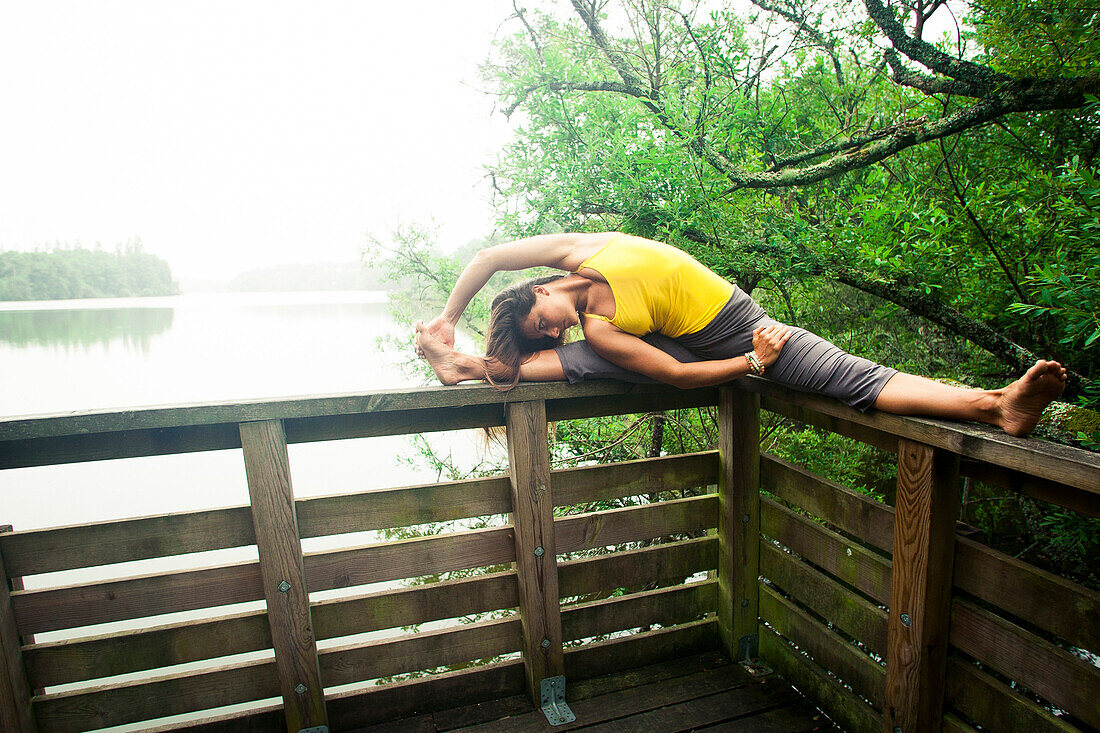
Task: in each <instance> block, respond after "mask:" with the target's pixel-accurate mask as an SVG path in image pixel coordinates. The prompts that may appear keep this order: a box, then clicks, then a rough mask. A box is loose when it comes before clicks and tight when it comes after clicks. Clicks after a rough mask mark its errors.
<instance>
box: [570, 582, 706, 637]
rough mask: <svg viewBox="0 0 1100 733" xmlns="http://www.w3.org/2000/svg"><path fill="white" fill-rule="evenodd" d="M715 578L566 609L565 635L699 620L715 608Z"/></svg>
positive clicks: (592, 633) (604, 632) (600, 632)
mask: <svg viewBox="0 0 1100 733" xmlns="http://www.w3.org/2000/svg"><path fill="white" fill-rule="evenodd" d="M715 589H716V584H715V583H714V582H713V581H704V582H701V583H691V584H689V585H677V586H672V587H671V588H658V589H656V590H650V591H642V592H639V593H632V594H630V595H626V596H618V597H615V598H607V599H604V600H601V601H592V602H589V603H580V604H576V605H572V606H566V607H564V608H563V609H562V637H563V638H564V639H565V640H567V641H574V640H576V639H583V638H585V637H589V636H596V635H598V634H609V633H612V632H614V631H622V630H625V629H637V628H641V627H645V628H648V627H650V626H652V625H656V624H660V625H661V626H673V625H675V624H681V623H686V622H688V621H695V620H697V619H700V618H702V617H704V616H705V615H706V614H708V613H713V612H714V608H715V605H716V603H715Z"/></svg>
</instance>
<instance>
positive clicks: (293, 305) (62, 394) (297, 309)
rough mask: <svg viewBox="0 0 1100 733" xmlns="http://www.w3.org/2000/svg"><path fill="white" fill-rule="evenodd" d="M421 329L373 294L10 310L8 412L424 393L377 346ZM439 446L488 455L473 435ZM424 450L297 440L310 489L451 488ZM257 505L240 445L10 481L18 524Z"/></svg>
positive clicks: (2, 341)
mask: <svg viewBox="0 0 1100 733" xmlns="http://www.w3.org/2000/svg"><path fill="white" fill-rule="evenodd" d="M407 330H408V326H406V325H404V324H396V323H394V322H393V319H392V318H391V316H390V313H389V310H388V307H387V305H386V303H385V295H384V294H382V293H372V292H350V293H232V294H223V293H212V294H195V295H184V296H178V297H172V298H127V299H111V300H84V301H54V302H36V303H6V304H0V415H4V416H10V415H23V414H40V413H58V412H69V411H75V410H89V409H97V410H98V409H110V408H116V407H124V406H137V405H162V404H176V403H194V402H212V401H223V400H237V399H247V398H258V397H282V396H288V395H310V394H328V393H338V392H358V391H370V390H378V389H390V388H395V387H404V386H416V385H418V384H419V383H420V382H419V379H418V378H416V377H412V376H407V375H405V374H403V373H402V371H401V369H400V368H399V364H400V362H401V361H403V360H404V359H405V358H406V356H405V355H404V354H394V353H385V352H383V351H382V350H380V348H379V346H378V344H377V341H376V340H377V338H378V337H380V336H385V335H387V334H400V333H403V332H407ZM432 441H433V445H435V446H437V448H438V449H439V450H441V451H442V452H444V453H448V452H453V453H455V454H457V456H458V458H459V460H460V462H464V463H465V464H466V465H469V464H470V463H473V462H476V460H477V459H478V456H477V452H478V449H479V443H478V441H477V440H476V437H475V436H473V435H471V434H459V435H448V436H434V437H433V438H432ZM415 453H416V451H415V449H414V448H413V446H412V445H411V441H410V439H408V438H405V437H394V438H370V439H364V440H357V441H336V442H328V443H317V444H309V445H294V446H291V447H290V457H291V472H292V481H293V483H294V489H295V494H296V495H298V496H316V495H319V494H333V493H344V492H349V491H359V490H363V489H367V488H377V487H382V486H400V485H404V484H409V483H419V482H421V481H432V480H435V478H436V474H435V473H434V472H433V471H430V470H428V469H426V468H424V467H422V466H421V467H417V466H416V465H415V463H416V461H415V458H414V456H415ZM247 501H248V492H247V487H246V485H245V479H244V464H243V461H242V459H241V455H240V451H216V452H212V453H198V454H187V455H180V456H160V457H153V458H136V459H128V460H124V461H102V462H96V463H87V464H76V465H71V466H55V467H45V468H35V469H19V470H14V471H5V472H3V473H0V524H12V525H14V526H15V528H16V529H30V528H37V527H48V526H57V525H63V524H73V523H84V522H91V521H102V520H107V519H113V518H118V517H129V516H143V515H148V514H159V513H162V512H178V511H187V510H191V509H199V508H210V507H219V506H229V505H234V504H244V503H247Z"/></svg>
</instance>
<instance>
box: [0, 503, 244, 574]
mask: <svg viewBox="0 0 1100 733" xmlns="http://www.w3.org/2000/svg"><path fill="white" fill-rule="evenodd" d="M255 543H256V538H255V535H254V533H253V530H252V517H251V514H250V512H249V508H248V507H247V506H236V507H225V508H222V509H210V510H205V511H198V512H186V513H179V514H163V515H160V516H154V517H140V518H136V519H124V520H118V521H113V522H97V523H95V524H81V525H73V526H69V527H57V528H53V529H37V530H27V531H23V532H12V533H9V534H3V535H0V553H3V556H4V562H5V564H6V565H9V566H11V568H12V569H11V570H9V571H8V572H10V573H12V574H15V575H22V576H26V575H35V574H37V573H52V572H57V571H59V570H72V569H74V568H86V567H93V566H96V565H109V564H112V563H120V562H131V561H133V560H145V559H148V558H154V557H168V556H171V555H182V554H184V553H189V552H205V551H207V550H221V549H224V548H227V547H242V546H244V545H253V544H255Z"/></svg>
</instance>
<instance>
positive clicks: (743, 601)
mask: <svg viewBox="0 0 1100 733" xmlns="http://www.w3.org/2000/svg"><path fill="white" fill-rule="evenodd" d="M748 607H749V599H748V598H742V599H741V608H748Z"/></svg>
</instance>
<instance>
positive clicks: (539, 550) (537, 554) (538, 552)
mask: <svg viewBox="0 0 1100 733" xmlns="http://www.w3.org/2000/svg"><path fill="white" fill-rule="evenodd" d="M545 552H546V550H544V549H542V545H539V546H538V547H536V548H535V557H542V555H543V553H545Z"/></svg>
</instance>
